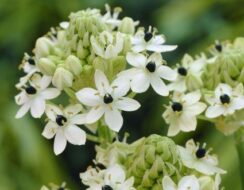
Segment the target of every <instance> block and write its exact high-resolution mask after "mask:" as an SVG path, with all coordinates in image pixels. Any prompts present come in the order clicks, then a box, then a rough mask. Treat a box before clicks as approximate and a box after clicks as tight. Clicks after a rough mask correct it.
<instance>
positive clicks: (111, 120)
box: [76, 70, 140, 132]
mask: <svg viewBox="0 0 244 190" xmlns="http://www.w3.org/2000/svg"><path fill="white" fill-rule="evenodd" d="M94 78H95V84H96V88H97V89H93V88H83V89H81V90H80V91H78V92H77V93H76V97H77V98H78V100H79V101H80V102H81V103H82V104H84V105H86V106H89V107H92V108H91V110H90V111H89V112H88V113H87V117H86V121H87V123H88V124H91V123H94V122H96V121H98V120H99V119H100V118H101V117H102V116H103V115H104V116H105V117H104V118H105V123H106V124H107V125H108V127H109V128H110V129H112V130H113V131H116V132H118V131H119V130H120V128H121V126H122V124H123V117H122V115H121V113H120V110H122V111H135V110H137V109H138V108H139V107H140V104H139V103H138V102H137V101H136V100H133V99H131V98H128V97H124V96H125V95H126V94H127V92H128V91H129V85H128V84H127V83H126V82H124V81H123V80H122V79H121V78H118V79H116V80H114V81H113V82H112V84H111V85H110V84H109V81H108V79H107V77H106V76H105V74H104V73H103V72H102V71H100V70H96V72H95V77H94Z"/></svg>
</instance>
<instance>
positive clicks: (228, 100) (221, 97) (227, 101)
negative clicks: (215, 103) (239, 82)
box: [219, 94, 230, 104]
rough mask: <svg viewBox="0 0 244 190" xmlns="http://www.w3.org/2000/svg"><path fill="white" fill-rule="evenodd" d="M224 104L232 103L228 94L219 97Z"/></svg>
mask: <svg viewBox="0 0 244 190" xmlns="http://www.w3.org/2000/svg"><path fill="white" fill-rule="evenodd" d="M219 99H220V101H221V103H222V104H229V103H230V97H229V96H228V95H227V94H223V95H221V96H220V97H219Z"/></svg>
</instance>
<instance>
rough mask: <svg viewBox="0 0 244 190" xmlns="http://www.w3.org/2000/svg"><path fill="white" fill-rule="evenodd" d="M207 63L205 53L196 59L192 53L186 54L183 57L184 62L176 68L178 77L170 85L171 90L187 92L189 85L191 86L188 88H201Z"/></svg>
mask: <svg viewBox="0 0 244 190" xmlns="http://www.w3.org/2000/svg"><path fill="white" fill-rule="evenodd" d="M205 64H206V58H205V56H204V55H201V56H200V57H198V58H197V59H196V60H194V59H193V58H192V57H191V56H190V55H188V54H186V55H185V56H184V57H183V59H182V64H181V65H180V66H178V67H177V68H176V69H175V71H176V73H177V78H176V80H174V81H173V82H171V83H170V84H169V85H168V87H169V90H170V91H178V92H185V91H186V90H187V87H191V89H188V90H192V89H195V90H196V89H199V86H202V84H203V82H202V80H201V74H202V72H203V68H204V66H205ZM186 83H187V84H188V85H187V84H186Z"/></svg>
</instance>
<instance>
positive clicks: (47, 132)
mask: <svg viewBox="0 0 244 190" xmlns="http://www.w3.org/2000/svg"><path fill="white" fill-rule="evenodd" d="M81 110H82V106H81V105H80V104H75V105H69V106H67V107H66V108H64V109H60V108H59V107H57V106H54V105H47V108H46V114H47V116H48V118H49V121H48V123H47V124H46V126H45V128H44V130H43V132H42V135H43V136H44V137H45V138H47V139H51V138H53V137H54V136H55V139H54V153H55V154H56V155H58V154H61V153H62V152H63V151H64V149H65V147H66V144H67V141H68V142H69V143H71V144H74V145H83V144H85V142H86V133H85V131H83V130H82V129H80V128H79V127H78V126H77V125H80V124H84V123H85V122H86V120H85V115H84V114H78V113H79V112H80V111H81Z"/></svg>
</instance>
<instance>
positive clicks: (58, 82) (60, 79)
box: [52, 67, 73, 90]
mask: <svg viewBox="0 0 244 190" xmlns="http://www.w3.org/2000/svg"><path fill="white" fill-rule="evenodd" d="M52 83H53V85H54V86H56V87H57V88H58V89H61V90H62V89H64V88H65V87H71V86H72V83H73V75H72V73H71V72H69V71H68V70H66V69H64V68H62V67H59V68H57V69H56V71H55V73H54V75H53V79H52Z"/></svg>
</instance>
